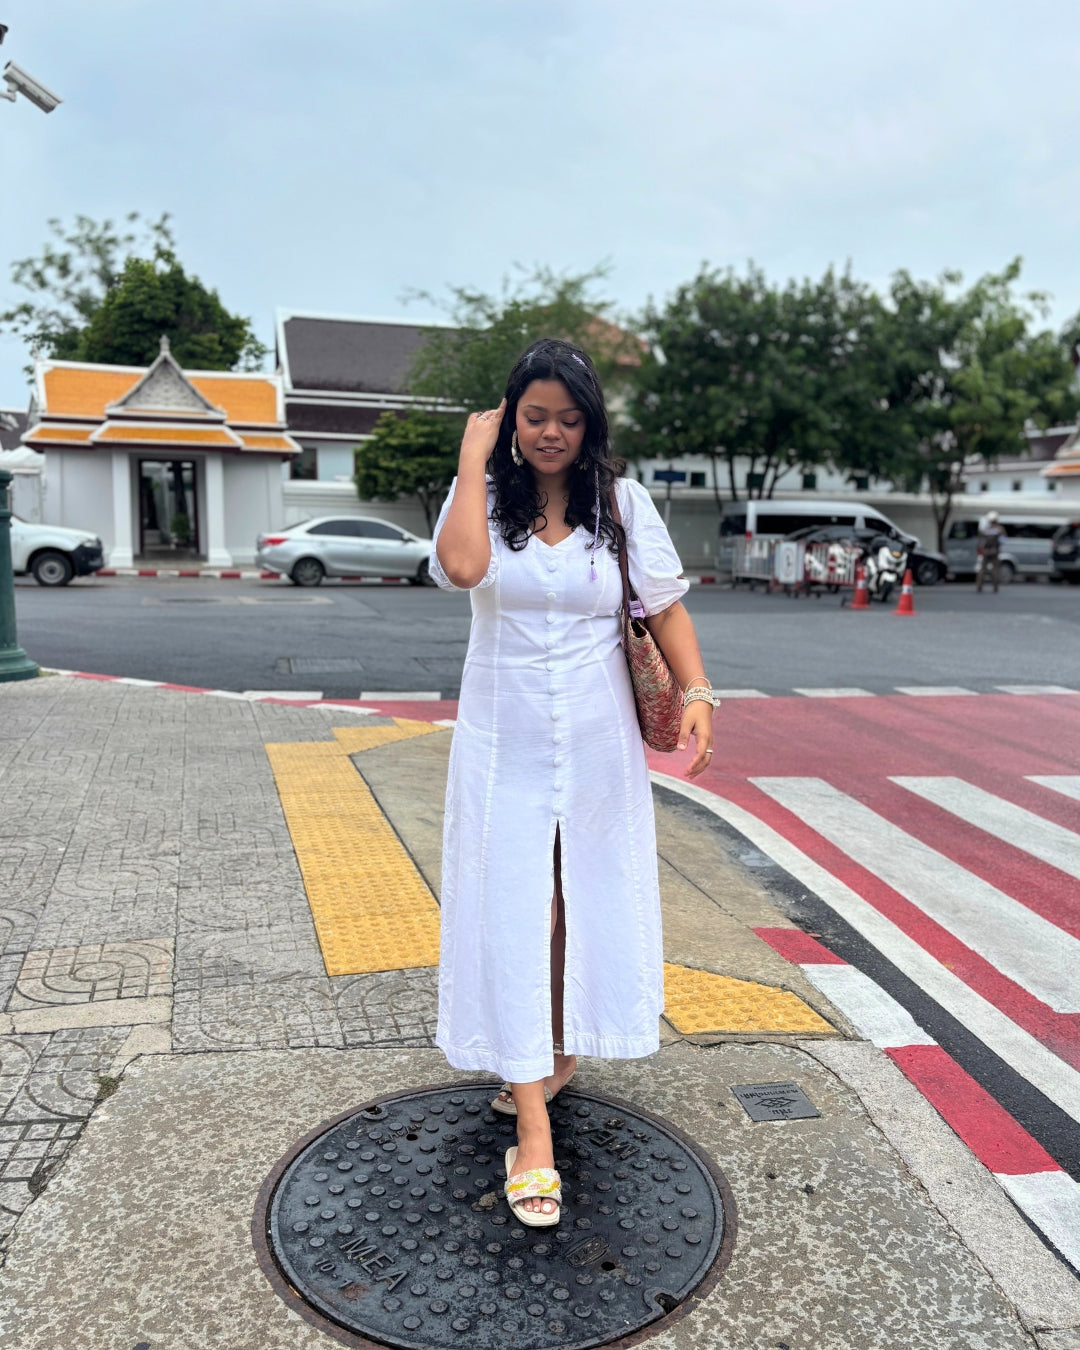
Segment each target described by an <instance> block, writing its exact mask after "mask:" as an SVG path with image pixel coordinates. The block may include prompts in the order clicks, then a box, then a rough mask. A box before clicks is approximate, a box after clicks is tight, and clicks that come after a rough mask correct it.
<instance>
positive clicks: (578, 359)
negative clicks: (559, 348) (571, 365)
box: [570, 352, 589, 370]
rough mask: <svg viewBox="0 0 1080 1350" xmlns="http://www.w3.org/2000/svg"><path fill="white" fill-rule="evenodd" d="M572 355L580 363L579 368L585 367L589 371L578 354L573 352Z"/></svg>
mask: <svg viewBox="0 0 1080 1350" xmlns="http://www.w3.org/2000/svg"><path fill="white" fill-rule="evenodd" d="M570 355H571V357H572V358H573V359H574V360H575V361H576V362H577V363H578V365H579V366H585V369H586V370H588V369H589V367H588V366H586V365H585V362H584V361H583V360H582V359H581V357H580V356H578V354H577V352H571V353H570Z"/></svg>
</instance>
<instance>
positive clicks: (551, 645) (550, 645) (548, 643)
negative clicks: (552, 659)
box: [544, 638, 556, 670]
mask: <svg viewBox="0 0 1080 1350" xmlns="http://www.w3.org/2000/svg"><path fill="white" fill-rule="evenodd" d="M544 646H545V647H546V648H547V649H548V651H549V652H551V651H554V650H555V646H556V642H555V639H554V638H548V639H547V641H546V642H545V643H544ZM548 669H549V670H550V666H549V667H548Z"/></svg>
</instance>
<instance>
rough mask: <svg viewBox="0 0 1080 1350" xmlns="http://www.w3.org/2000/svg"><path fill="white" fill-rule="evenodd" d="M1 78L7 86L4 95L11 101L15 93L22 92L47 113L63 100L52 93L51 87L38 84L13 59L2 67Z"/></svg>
mask: <svg viewBox="0 0 1080 1350" xmlns="http://www.w3.org/2000/svg"><path fill="white" fill-rule="evenodd" d="M3 78H4V81H5V83H6V84H7V87H8V92H7V94H6V95H4V97H6V98H9V99H11V100H12V101H14V99H15V95H16V94H22V95H23V97H24V98H28V99H29V100H30V102H31V103H33V104H34V105H35V106H36V107H38V108H40V109H41V111H42V112H47V113H49V112H52V110H53V109H54V108H55V107H56V105H57V104H58V103H62V102H63V99H61V98H60V97H59V95H57V94H54V93H53V92H52V90H51V89H46V88H45V86H44V85H43V84H39V83H38V81H37V80H35V79H34V77H33V76H32V75H28V74H27V73H26V71H25V70H23V69H22V68H21V67H20V66H17V65H16V64H15V62H14V61H9V62H8V63H7V65H6V66H5V67H4V72H3Z"/></svg>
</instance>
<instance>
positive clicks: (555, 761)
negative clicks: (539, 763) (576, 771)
mask: <svg viewBox="0 0 1080 1350" xmlns="http://www.w3.org/2000/svg"><path fill="white" fill-rule="evenodd" d="M551 762H552V764H554V765H555V767H556V768H558V767H559V765H560V764H561V763H562V755H556V756H555V758H554V759H553V760H552V761H551Z"/></svg>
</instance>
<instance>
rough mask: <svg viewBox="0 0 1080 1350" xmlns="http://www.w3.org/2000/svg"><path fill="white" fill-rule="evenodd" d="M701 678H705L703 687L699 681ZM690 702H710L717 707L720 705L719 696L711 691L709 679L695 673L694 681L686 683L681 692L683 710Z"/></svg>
mask: <svg viewBox="0 0 1080 1350" xmlns="http://www.w3.org/2000/svg"><path fill="white" fill-rule="evenodd" d="M701 680H705V684H704V687H703V686H702V685H701V684H700V683H699V681H701ZM691 703H710V704H712V706H713V707H714V708H719V706H720V699H719V697H718V696H717V695H716V694H714V693H713V687H712V685H711V684H710V683H709V681H708V680H706V679H705V676H704V675H695V676H694V681H693V682H692V683H690V684H688V685H687V686H686V689H685V690H684V692H683V700H682V705H683V711H684V712H685V711H686V708H687V707H688V705H689V704H691Z"/></svg>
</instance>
